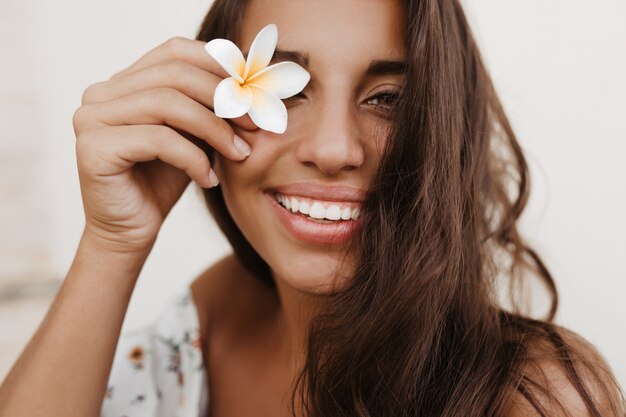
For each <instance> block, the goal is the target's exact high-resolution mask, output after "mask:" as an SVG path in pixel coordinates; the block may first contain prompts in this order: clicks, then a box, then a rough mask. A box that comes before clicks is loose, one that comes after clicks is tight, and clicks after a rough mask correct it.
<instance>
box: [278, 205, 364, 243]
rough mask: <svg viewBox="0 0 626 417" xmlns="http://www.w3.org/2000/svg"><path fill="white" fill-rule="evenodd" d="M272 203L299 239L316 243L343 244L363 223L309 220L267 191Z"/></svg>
mask: <svg viewBox="0 0 626 417" xmlns="http://www.w3.org/2000/svg"><path fill="white" fill-rule="evenodd" d="M266 195H267V197H268V198H269V199H270V204H271V205H272V207H274V210H275V211H276V214H277V215H278V218H279V219H280V220H281V222H282V223H283V224H284V225H285V227H286V228H287V230H289V232H291V234H292V235H294V236H295V237H296V238H298V239H299V240H302V241H305V242H308V243H313V244H316V245H333V246H334V245H342V244H344V243H346V242H347V241H349V240H350V239H351V238H352V236H353V235H354V233H355V232H356V230H357V228H358V227H359V226H360V225H361V221H360V220H358V219H357V220H338V221H337V222H333V223H318V222H316V221H313V220H309V219H308V218H307V217H305V216H304V215H302V214H294V213H292V212H291V211H289V210H287V209H286V208H285V207H283V206H281V205H280V204H279V203H278V201H276V199H275V198H274V197H273V195H272V194H269V193H266Z"/></svg>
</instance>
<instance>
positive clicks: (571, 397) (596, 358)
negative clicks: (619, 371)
mask: <svg viewBox="0 0 626 417" xmlns="http://www.w3.org/2000/svg"><path fill="white" fill-rule="evenodd" d="M555 329H556V334H557V335H558V337H557V338H556V340H552V341H547V340H537V341H536V342H534V344H533V345H532V346H530V347H529V357H528V359H527V360H526V361H524V363H523V365H522V368H521V375H522V378H521V382H522V384H521V385H520V388H519V389H518V390H516V391H515V394H514V395H513V400H512V401H511V403H510V408H509V412H508V413H507V414H506V415H507V416H510V417H522V416H524V417H534V416H544V415H547V416H568V417H588V416H594V417H595V416H605V417H624V416H626V405H625V404H624V398H623V394H622V392H621V390H620V387H619V384H618V382H617V381H616V379H615V377H614V374H613V371H612V369H611V367H610V366H609V364H608V362H607V361H606V359H605V358H604V356H603V355H602V354H601V353H600V352H599V351H598V349H597V348H596V347H595V346H594V345H593V344H591V343H590V342H589V341H588V340H587V339H585V338H584V337H582V336H581V335H579V334H577V333H576V332H574V331H572V330H569V329H567V328H564V327H562V326H555ZM559 338H560V340H558V339H559ZM588 405H591V406H589V407H588ZM593 407H596V411H591V410H592V409H593ZM537 408H539V409H540V410H541V409H543V410H542V412H540V411H538V410H537Z"/></svg>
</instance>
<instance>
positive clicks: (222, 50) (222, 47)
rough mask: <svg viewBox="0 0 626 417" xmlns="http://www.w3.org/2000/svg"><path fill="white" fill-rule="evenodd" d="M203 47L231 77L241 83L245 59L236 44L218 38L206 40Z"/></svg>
mask: <svg viewBox="0 0 626 417" xmlns="http://www.w3.org/2000/svg"><path fill="white" fill-rule="evenodd" d="M204 49H205V50H206V51H207V52H208V53H209V55H211V56H212V57H213V59H215V60H216V61H217V63H218V64H220V66H221V67H222V68H224V70H225V71H226V72H227V73H228V74H230V76H231V77H235V78H236V79H237V80H239V82H242V83H243V72H244V70H245V67H246V60H245V58H244V57H243V54H242V53H241V51H240V50H239V48H237V45H235V44H234V43H233V42H231V41H229V40H228V39H221V38H218V39H213V40H211V41H209V42H207V44H206V45H204Z"/></svg>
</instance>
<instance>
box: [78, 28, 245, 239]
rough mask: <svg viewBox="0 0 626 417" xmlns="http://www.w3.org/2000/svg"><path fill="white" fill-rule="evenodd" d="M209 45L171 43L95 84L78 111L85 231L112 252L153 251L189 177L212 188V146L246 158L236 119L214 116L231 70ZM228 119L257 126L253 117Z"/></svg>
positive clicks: (187, 41) (232, 156)
mask: <svg viewBox="0 0 626 417" xmlns="http://www.w3.org/2000/svg"><path fill="white" fill-rule="evenodd" d="M205 44H206V43H205V42H202V41H195V40H191V39H186V38H181V37H176V38H172V39H170V40H168V41H166V42H165V43H163V44H161V45H159V46H158V47H156V48H154V49H152V50H151V51H149V52H148V53H146V54H145V55H144V56H142V57H141V58H140V59H139V60H138V61H137V62H135V63H134V64H132V65H131V66H130V67H128V68H126V69H124V70H122V71H120V72H118V73H117V74H115V75H113V76H112V77H111V78H110V79H109V80H108V81H103V82H98V83H95V84H92V85H90V86H89V87H88V88H87V89H86V90H85V92H84V93H83V97H82V104H81V106H80V107H79V108H78V109H77V110H76V112H75V113H74V117H73V125H74V132H75V134H76V156H77V165H78V174H79V181H80V187H81V194H82V200H83V207H84V212H85V220H86V224H85V232H87V233H89V234H90V235H91V236H93V237H95V238H96V239H97V240H98V241H100V242H102V243H104V244H105V245H107V247H110V248H111V249H113V250H116V251H149V250H150V248H151V247H152V245H153V243H154V241H155V240H156V237H157V234H158V231H159V229H160V228H161V225H162V223H163V221H164V220H165V217H166V216H167V214H168V213H169V211H170V210H171V208H172V207H173V206H174V204H175V203H176V201H177V200H178V199H179V198H180V196H181V195H182V193H183V191H184V190H185V188H186V187H187V185H188V184H189V182H190V180H191V179H193V180H194V181H195V182H196V183H197V184H199V185H200V186H202V187H205V188H208V187H211V186H213V185H214V184H212V182H211V180H210V178H209V170H210V168H211V163H210V161H209V158H208V156H207V152H208V149H209V148H213V149H215V150H216V151H218V152H220V153H221V154H223V155H224V156H225V157H227V158H229V159H232V160H234V161H241V160H243V159H245V158H246V156H245V155H244V154H242V153H241V152H240V150H238V148H237V147H236V145H235V143H234V140H233V137H234V131H233V128H232V127H231V125H230V124H229V123H227V122H226V121H225V120H224V119H221V118H219V117H217V116H216V115H215V114H214V113H213V95H214V91H215V87H216V86H217V84H218V83H219V82H220V81H221V80H222V79H224V78H227V77H228V76H229V74H228V73H226V72H225V71H224V70H223V69H222V68H221V66H220V65H219V64H218V63H217V62H216V61H215V60H214V59H213V58H212V57H211V56H210V55H209V54H208V53H207V52H206V51H205V49H204V45H205ZM229 121H232V122H233V123H236V124H237V125H238V126H240V127H241V128H243V129H246V130H255V129H257V127H256V125H255V124H254V123H253V122H252V120H251V119H250V117H249V116H248V115H247V114H246V115H244V116H242V117H239V118H236V119H229ZM245 146H246V145H245V144H244V145H243V147H245ZM240 148H241V146H240Z"/></svg>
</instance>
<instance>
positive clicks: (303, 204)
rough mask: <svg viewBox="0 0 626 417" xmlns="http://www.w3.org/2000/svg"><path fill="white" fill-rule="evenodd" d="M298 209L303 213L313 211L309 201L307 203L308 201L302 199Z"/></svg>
mask: <svg viewBox="0 0 626 417" xmlns="http://www.w3.org/2000/svg"><path fill="white" fill-rule="evenodd" d="M298 211H299V212H300V213H302V214H309V212H310V211H311V207H309V203H307V202H306V201H302V202H301V203H300V207H298Z"/></svg>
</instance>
